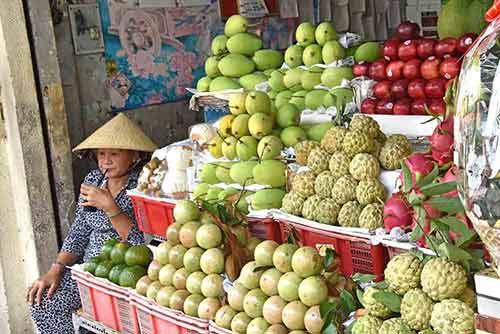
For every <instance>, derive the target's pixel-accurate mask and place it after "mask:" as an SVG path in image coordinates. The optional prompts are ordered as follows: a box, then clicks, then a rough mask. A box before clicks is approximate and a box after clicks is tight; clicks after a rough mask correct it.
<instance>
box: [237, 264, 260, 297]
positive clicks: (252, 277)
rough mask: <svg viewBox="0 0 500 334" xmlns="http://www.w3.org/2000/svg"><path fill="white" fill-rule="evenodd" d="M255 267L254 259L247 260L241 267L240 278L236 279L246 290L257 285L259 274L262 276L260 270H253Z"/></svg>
mask: <svg viewBox="0 0 500 334" xmlns="http://www.w3.org/2000/svg"><path fill="white" fill-rule="evenodd" d="M256 267H257V264H256V263H255V261H251V262H248V263H247V264H245V265H244V266H243V268H241V272H240V278H239V279H238V281H239V282H240V283H241V284H242V285H243V286H244V287H245V288H247V289H248V290H252V289H255V288H258V287H259V280H260V276H262V271H254V269H255V268H256Z"/></svg>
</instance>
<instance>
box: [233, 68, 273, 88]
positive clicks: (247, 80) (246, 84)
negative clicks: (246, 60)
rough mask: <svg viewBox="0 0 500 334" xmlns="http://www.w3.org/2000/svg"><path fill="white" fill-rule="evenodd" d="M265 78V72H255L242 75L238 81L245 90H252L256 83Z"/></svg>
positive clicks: (265, 79)
mask: <svg viewBox="0 0 500 334" xmlns="http://www.w3.org/2000/svg"><path fill="white" fill-rule="evenodd" d="M267 80H268V78H267V76H266V75H265V74H263V73H258V72H257V73H250V74H247V75H244V76H242V77H241V78H240V80H239V83H240V85H241V87H243V88H245V89H246V90H253V89H255V86H256V85H258V84H260V83H262V82H265V81H267Z"/></svg>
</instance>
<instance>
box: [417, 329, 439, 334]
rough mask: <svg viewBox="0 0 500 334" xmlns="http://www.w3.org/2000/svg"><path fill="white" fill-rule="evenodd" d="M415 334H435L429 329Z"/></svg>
mask: <svg viewBox="0 0 500 334" xmlns="http://www.w3.org/2000/svg"><path fill="white" fill-rule="evenodd" d="M417 334H435V333H434V331H433V330H432V329H430V328H428V329H424V330H423V331H420V332H418V333H417Z"/></svg>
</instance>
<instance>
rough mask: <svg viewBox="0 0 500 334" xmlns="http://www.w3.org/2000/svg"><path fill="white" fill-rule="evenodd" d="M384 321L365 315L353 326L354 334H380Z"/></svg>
mask: <svg viewBox="0 0 500 334" xmlns="http://www.w3.org/2000/svg"><path fill="white" fill-rule="evenodd" d="M381 325H382V320H380V319H379V318H377V317H374V316H372V315H365V316H362V317H361V318H359V319H358V320H356V322H355V323H354V325H353V326H352V330H351V332H352V334H378V329H379V328H380V326H381Z"/></svg>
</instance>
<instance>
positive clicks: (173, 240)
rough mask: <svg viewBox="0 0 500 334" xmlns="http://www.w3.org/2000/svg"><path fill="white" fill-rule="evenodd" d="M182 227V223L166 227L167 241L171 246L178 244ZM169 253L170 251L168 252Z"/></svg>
mask: <svg viewBox="0 0 500 334" xmlns="http://www.w3.org/2000/svg"><path fill="white" fill-rule="evenodd" d="M181 227H182V223H180V222H178V223H173V224H171V225H169V226H168V227H167V240H168V242H170V244H171V245H172V247H173V246H175V245H178V244H179V242H180V241H179V231H180V229H181ZM169 252H170V251H169Z"/></svg>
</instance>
